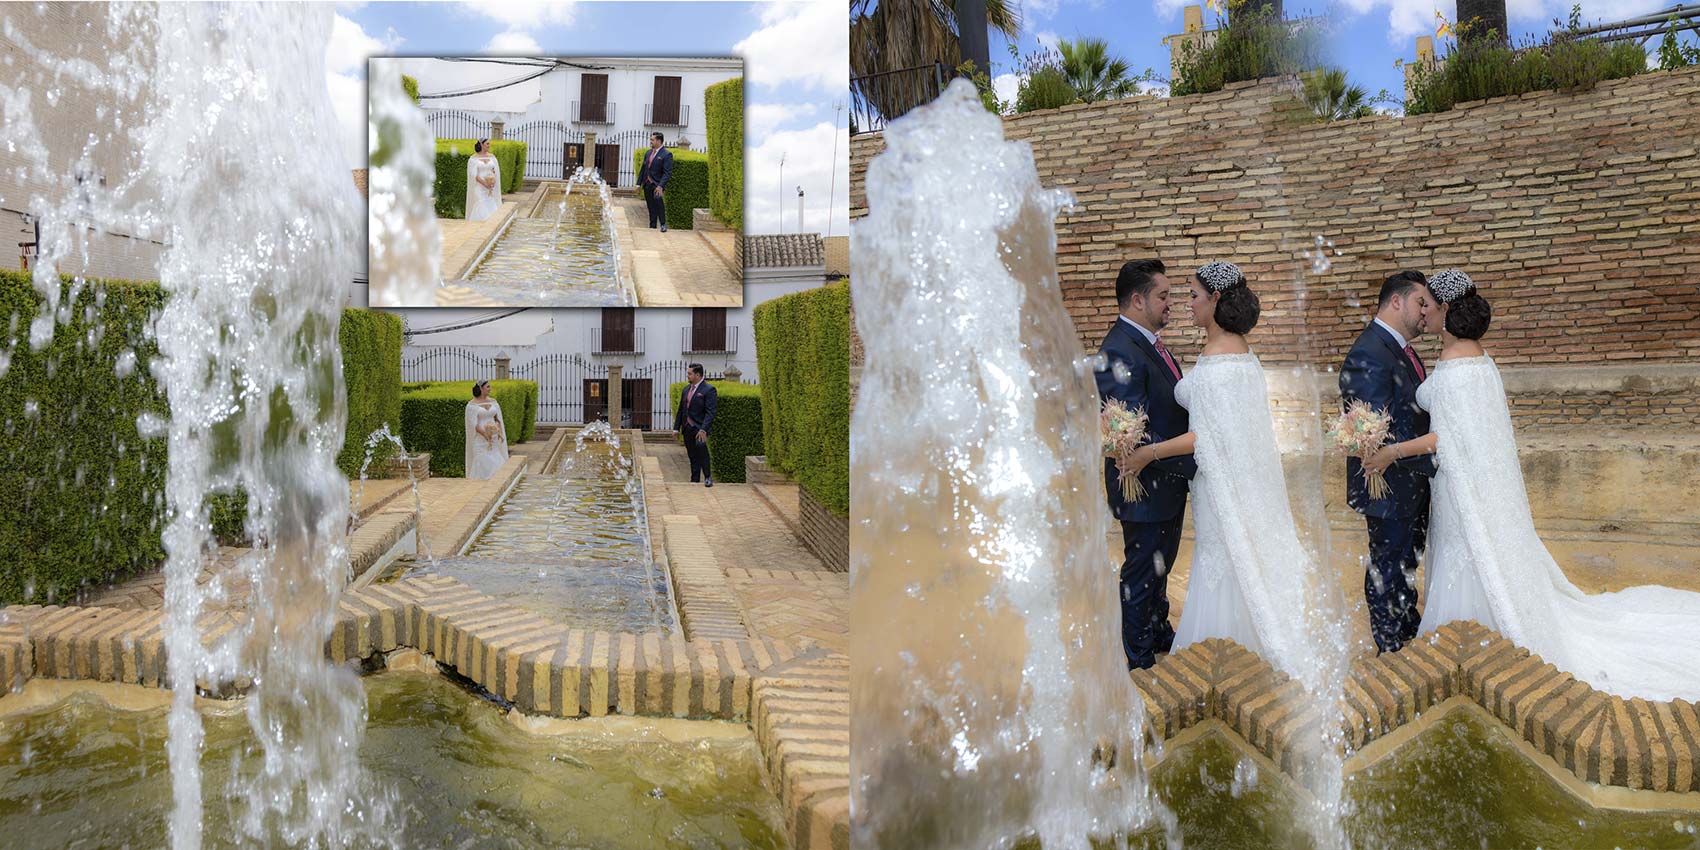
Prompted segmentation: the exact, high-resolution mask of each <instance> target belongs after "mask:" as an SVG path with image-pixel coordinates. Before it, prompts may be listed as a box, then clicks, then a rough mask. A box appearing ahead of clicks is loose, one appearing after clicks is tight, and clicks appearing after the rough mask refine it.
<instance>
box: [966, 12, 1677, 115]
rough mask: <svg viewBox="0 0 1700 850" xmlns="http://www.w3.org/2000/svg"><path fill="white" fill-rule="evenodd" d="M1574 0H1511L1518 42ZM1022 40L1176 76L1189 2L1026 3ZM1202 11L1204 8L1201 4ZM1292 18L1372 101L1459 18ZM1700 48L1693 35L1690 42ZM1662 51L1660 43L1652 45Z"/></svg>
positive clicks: (1022, 45)
mask: <svg viewBox="0 0 1700 850" xmlns="http://www.w3.org/2000/svg"><path fill="white" fill-rule="evenodd" d="M1571 2H1572V0H1510V2H1509V3H1508V4H1507V11H1508V14H1509V17H1510V23H1511V29H1512V31H1513V39H1514V40H1516V39H1521V38H1522V37H1523V36H1525V35H1530V34H1544V33H1545V32H1546V31H1547V30H1548V29H1550V28H1551V26H1552V20H1553V19H1554V18H1568V17H1569V13H1570V6H1571ZM1675 2H1676V0H1584V2H1583V3H1582V16H1583V20H1584V22H1585V23H1604V22H1611V21H1619V20H1623V19H1625V18H1628V17H1632V16H1635V15H1641V14H1647V13H1650V12H1656V11H1658V10H1660V9H1668V8H1670V7H1671V6H1672V5H1674V4H1675ZM1021 5H1022V12H1023V18H1024V20H1023V26H1022V34H1021V37H1020V39H1019V40H1018V42H1017V48H1018V49H1019V50H1020V51H1021V52H1022V53H1023V54H1026V53H1027V52H1029V51H1032V50H1036V49H1038V47H1039V46H1040V44H1042V43H1048V44H1054V43H1055V40H1056V39H1057V38H1059V37H1060V38H1065V39H1075V38H1080V37H1085V36H1090V37H1096V38H1101V39H1104V40H1105V41H1107V42H1109V44H1110V48H1111V52H1112V53H1114V54H1116V55H1118V56H1120V57H1122V58H1123V59H1126V60H1127V62H1128V64H1129V65H1131V66H1132V67H1133V69H1134V71H1135V72H1139V71H1143V70H1144V69H1146V68H1151V69H1153V70H1155V71H1156V72H1157V73H1158V74H1159V75H1160V76H1162V77H1165V78H1166V77H1167V76H1168V75H1169V70H1168V69H1169V53H1168V48H1167V47H1166V46H1164V44H1163V42H1162V40H1163V37H1164V36H1167V35H1172V34H1175V33H1179V32H1180V31H1181V29H1182V20H1183V17H1182V9H1183V8H1184V7H1185V6H1187V5H1192V4H1189V3H1188V2H1185V0H1131V2H1113V0H1025V2H1023V3H1022V4H1021ZM1199 5H1201V4H1199ZM1286 10H1287V14H1288V15H1289V16H1300V15H1304V16H1325V17H1326V18H1327V19H1328V21H1329V25H1330V27H1331V30H1332V32H1333V33H1334V35H1333V36H1332V37H1331V38H1330V44H1329V48H1330V51H1331V54H1332V55H1331V57H1330V61H1331V62H1332V63H1333V64H1335V65H1337V66H1339V67H1342V68H1345V69H1346V71H1347V77H1348V79H1350V80H1351V81H1352V82H1353V83H1354V84H1356V85H1359V86H1362V87H1363V88H1364V89H1366V90H1368V91H1369V93H1370V94H1371V95H1372V96H1373V95H1374V94H1375V93H1376V92H1378V91H1379V90H1381V89H1388V90H1389V91H1391V92H1392V93H1393V94H1394V95H1395V96H1397V97H1403V89H1404V72H1403V71H1401V70H1400V69H1399V68H1397V67H1395V64H1394V63H1395V61H1396V60H1399V59H1404V60H1406V61H1410V60H1413V59H1415V58H1416V38H1417V36H1419V35H1433V34H1434V31H1435V24H1436V21H1435V17H1434V15H1435V12H1436V11H1439V12H1440V13H1442V14H1443V15H1445V16H1446V18H1447V19H1449V20H1450V19H1452V18H1453V17H1454V15H1455V12H1456V5H1455V3H1454V0H1438V2H1436V0H1339V2H1333V3H1329V2H1307V1H1306V0H1286ZM1204 17H1205V22H1206V26H1212V25H1213V23H1212V22H1213V21H1214V20H1215V13H1213V12H1211V11H1210V10H1209V9H1208V8H1206V9H1205V10H1204ZM1688 41H1689V42H1690V43H1692V42H1693V39H1692V37H1690V38H1689V39H1688ZM1005 45H1006V42H1004V41H1003V40H1002V39H1001V38H1000V37H998V36H995V35H994V36H993V37H992V45H991V52H992V60H993V62H994V64H996V63H997V62H998V61H1000V60H1002V61H1004V63H1005V64H1004V67H1002V68H998V69H997V70H999V71H1000V72H1007V71H1009V70H1010V67H1009V53H1008V50H1007V48H1006V46H1005ZM1650 46H1653V47H1656V46H1657V42H1656V41H1655V42H1654V43H1653V44H1652V45H1650ZM1002 86H1003V87H1005V88H1004V90H1005V91H1008V92H1011V93H1013V91H1014V78H1013V77H1007V78H1005V79H1004V80H1003V81H1002Z"/></svg>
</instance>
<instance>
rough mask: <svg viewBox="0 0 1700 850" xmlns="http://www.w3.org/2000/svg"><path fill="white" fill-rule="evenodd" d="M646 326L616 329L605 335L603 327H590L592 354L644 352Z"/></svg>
mask: <svg viewBox="0 0 1700 850" xmlns="http://www.w3.org/2000/svg"><path fill="white" fill-rule="evenodd" d="M644 330H645V329H644V328H632V329H631V330H629V331H622V330H619V329H615V330H614V332H613V333H609V334H606V335H604V334H603V329H602V328H591V329H590V353H591V354H599V355H601V354H642V353H643V351H644V339H643V337H644Z"/></svg>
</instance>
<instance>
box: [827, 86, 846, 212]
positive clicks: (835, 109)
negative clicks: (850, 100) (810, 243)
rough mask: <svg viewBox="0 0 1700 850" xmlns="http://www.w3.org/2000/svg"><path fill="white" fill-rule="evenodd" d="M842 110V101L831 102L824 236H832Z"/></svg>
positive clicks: (836, 194) (836, 195)
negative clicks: (839, 114) (828, 176)
mask: <svg viewBox="0 0 1700 850" xmlns="http://www.w3.org/2000/svg"><path fill="white" fill-rule="evenodd" d="M843 110H844V101H842V100H835V101H833V102H832V183H831V184H830V185H831V187H832V188H831V189H829V190H828V191H827V193H826V238H828V239H831V238H832V204H833V202H834V201H836V200H838V113H839V112H842V111H843Z"/></svg>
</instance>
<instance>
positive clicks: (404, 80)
mask: <svg viewBox="0 0 1700 850" xmlns="http://www.w3.org/2000/svg"><path fill="white" fill-rule="evenodd" d="M401 90H402V91H404V92H407V96H408V97H410V98H412V99H413V103H414V104H415V105H417V104H418V103H419V81H418V80H416V79H414V78H412V77H409V76H408V75H406V74H402V75H401Z"/></svg>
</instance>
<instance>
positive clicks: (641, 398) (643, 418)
mask: <svg viewBox="0 0 1700 850" xmlns="http://www.w3.org/2000/svg"><path fill="white" fill-rule="evenodd" d="M620 385H621V390H620V391H621V392H622V393H624V395H622V396H621V399H622V400H623V403H624V404H625V406H626V409H627V410H628V411H630V412H631V422H630V424H628V425H627V426H626V427H628V428H640V429H642V430H645V431H651V430H654V428H655V399H654V398H652V397H651V396H650V393H651V392H653V391H654V388H655V385H654V383H653V382H652V381H651V380H650V379H649V378H626V379H624V380H622V381H621V382H620ZM668 425H669V426H671V425H672V423H668Z"/></svg>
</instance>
